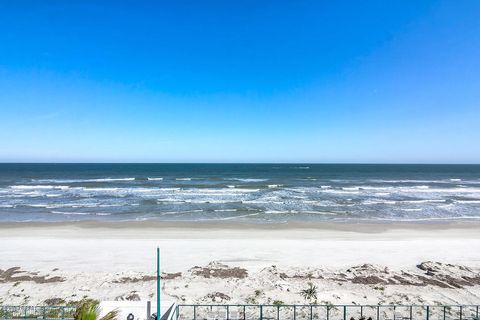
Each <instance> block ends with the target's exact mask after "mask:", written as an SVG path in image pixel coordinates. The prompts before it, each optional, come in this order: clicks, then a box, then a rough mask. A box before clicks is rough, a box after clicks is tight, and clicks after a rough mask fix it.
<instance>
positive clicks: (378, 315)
mask: <svg viewBox="0 0 480 320" xmlns="http://www.w3.org/2000/svg"><path fill="white" fill-rule="evenodd" d="M377 320H380V306H377Z"/></svg>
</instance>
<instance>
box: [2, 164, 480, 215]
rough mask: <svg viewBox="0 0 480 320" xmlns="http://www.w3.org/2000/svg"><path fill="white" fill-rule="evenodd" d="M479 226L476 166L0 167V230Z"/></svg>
mask: <svg viewBox="0 0 480 320" xmlns="http://www.w3.org/2000/svg"><path fill="white" fill-rule="evenodd" d="M479 218H480V165H353V164H341V165H340V164H338V165H335V164H0V221H73V220H116V221H119V220H148V219H155V220H170V221H172V220H187V221H206V220H214V221H219V220H232V221H251V222H284V221H292V220H309V221H311V220H313V221H332V220H334V221H359V220H370V221H372V220H373V221H412V220H413V221H415V220H419V221H425V220H456V219H479Z"/></svg>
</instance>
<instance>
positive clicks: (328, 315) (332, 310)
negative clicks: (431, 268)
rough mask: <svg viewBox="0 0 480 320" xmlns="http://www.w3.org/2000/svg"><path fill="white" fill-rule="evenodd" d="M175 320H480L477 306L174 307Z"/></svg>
mask: <svg viewBox="0 0 480 320" xmlns="http://www.w3.org/2000/svg"><path fill="white" fill-rule="evenodd" d="M175 316H176V320H474V319H475V320H480V319H479V305H178V306H177V310H176V314H175Z"/></svg>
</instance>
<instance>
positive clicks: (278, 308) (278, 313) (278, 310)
mask: <svg viewBox="0 0 480 320" xmlns="http://www.w3.org/2000/svg"><path fill="white" fill-rule="evenodd" d="M277 320H280V306H277Z"/></svg>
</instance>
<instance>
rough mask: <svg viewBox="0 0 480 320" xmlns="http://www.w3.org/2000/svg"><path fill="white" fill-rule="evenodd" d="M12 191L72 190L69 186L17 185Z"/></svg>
mask: <svg viewBox="0 0 480 320" xmlns="http://www.w3.org/2000/svg"><path fill="white" fill-rule="evenodd" d="M10 188H12V189H19V190H35V189H60V190H66V189H68V188H70V187H69V186H55V185H43V184H41V185H15V186H11V187H10Z"/></svg>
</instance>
